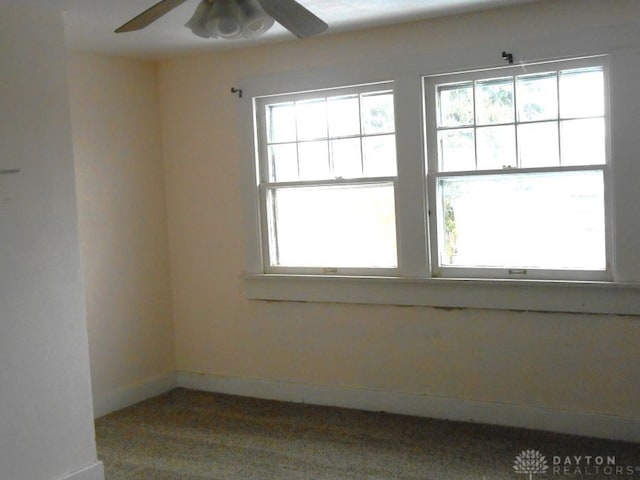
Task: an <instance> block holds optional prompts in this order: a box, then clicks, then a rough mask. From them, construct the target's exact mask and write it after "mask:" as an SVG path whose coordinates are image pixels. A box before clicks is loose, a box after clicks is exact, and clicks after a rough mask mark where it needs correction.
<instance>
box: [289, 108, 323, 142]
mask: <svg viewBox="0 0 640 480" xmlns="http://www.w3.org/2000/svg"><path fill="white" fill-rule="evenodd" d="M296 114H297V120H298V123H297V127H298V140H316V139H319V138H327V102H326V101H325V100H324V98H322V99H319V100H310V101H304V102H297V103H296Z"/></svg>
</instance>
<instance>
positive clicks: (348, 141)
mask: <svg viewBox="0 0 640 480" xmlns="http://www.w3.org/2000/svg"><path fill="white" fill-rule="evenodd" d="M331 156H332V160H333V175H334V176H335V177H336V178H339V177H340V178H357V177H362V151H361V147H360V139H359V138H345V139H343V140H332V141H331Z"/></svg>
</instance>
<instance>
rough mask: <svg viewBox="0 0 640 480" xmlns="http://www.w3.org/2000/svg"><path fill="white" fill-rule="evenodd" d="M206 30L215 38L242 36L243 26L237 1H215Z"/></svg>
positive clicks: (206, 23)
mask: <svg viewBox="0 0 640 480" xmlns="http://www.w3.org/2000/svg"><path fill="white" fill-rule="evenodd" d="M205 28H206V30H207V31H208V32H209V36H210V37H213V38H216V37H220V38H227V39H233V38H239V37H240V36H241V35H242V25H241V24H240V12H239V9H238V5H237V4H236V2H235V0H214V2H213V6H212V7H211V9H210V10H209V15H208V18H207V20H206V22H205Z"/></svg>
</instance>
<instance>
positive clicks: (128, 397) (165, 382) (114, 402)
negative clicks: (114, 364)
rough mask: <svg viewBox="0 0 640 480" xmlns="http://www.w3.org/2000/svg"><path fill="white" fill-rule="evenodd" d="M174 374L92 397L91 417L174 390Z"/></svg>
mask: <svg viewBox="0 0 640 480" xmlns="http://www.w3.org/2000/svg"><path fill="white" fill-rule="evenodd" d="M176 386H177V381H176V373H175V372H172V373H167V374H165V375H160V376H157V377H153V378H150V379H148V380H146V381H144V382H140V383H137V384H135V385H129V386H127V387H123V388H120V389H118V390H116V391H114V392H111V393H108V394H106V395H97V396H94V397H93V416H94V418H99V417H102V416H104V415H106V414H108V413H111V412H115V411H116V410H120V409H122V408H125V407H128V406H130V405H133V404H134V403H138V402H142V401H143V400H147V399H149V398H152V397H155V396H157V395H160V394H162V393H165V392H168V391H169V390H171V389H173V388H176Z"/></svg>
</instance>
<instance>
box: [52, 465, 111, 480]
mask: <svg viewBox="0 0 640 480" xmlns="http://www.w3.org/2000/svg"><path fill="white" fill-rule="evenodd" d="M60 480H104V465H103V464H102V462H96V463H94V464H93V465H89V466H88V467H85V468H83V469H81V470H78V471H77V472H74V473H71V474H69V475H67V476H66V477H63V478H61V479H60Z"/></svg>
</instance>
